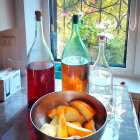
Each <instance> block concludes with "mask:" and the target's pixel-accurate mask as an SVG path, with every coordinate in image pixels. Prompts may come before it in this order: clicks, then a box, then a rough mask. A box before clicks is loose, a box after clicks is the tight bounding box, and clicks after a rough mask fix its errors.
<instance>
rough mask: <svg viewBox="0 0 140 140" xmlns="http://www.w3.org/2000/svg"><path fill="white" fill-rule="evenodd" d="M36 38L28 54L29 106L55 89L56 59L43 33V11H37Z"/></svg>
mask: <svg viewBox="0 0 140 140" xmlns="http://www.w3.org/2000/svg"><path fill="white" fill-rule="evenodd" d="M35 18H36V29H35V39H34V42H33V44H32V47H31V49H30V51H29V53H28V56H27V66H26V71H27V92H28V107H29V108H31V107H32V105H33V103H34V102H35V101H36V100H37V99H38V98H40V97H41V96H43V95H45V94H47V93H49V92H53V91H54V59H53V56H52V53H51V51H50V50H49V48H48V46H47V44H46V42H45V39H44V35H43V24H42V12H41V11H35Z"/></svg>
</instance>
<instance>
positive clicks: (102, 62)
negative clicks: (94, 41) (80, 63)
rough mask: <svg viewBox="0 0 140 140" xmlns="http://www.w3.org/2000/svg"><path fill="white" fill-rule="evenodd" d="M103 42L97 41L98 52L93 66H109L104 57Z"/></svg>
mask: <svg viewBox="0 0 140 140" xmlns="http://www.w3.org/2000/svg"><path fill="white" fill-rule="evenodd" d="M104 47H105V43H104V42H99V53H98V57H97V60H96V61H95V63H94V66H98V67H104V68H109V66H108V64H107V62H106V59H105V54H104V53H105V51H104Z"/></svg>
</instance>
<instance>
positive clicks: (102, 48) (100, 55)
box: [98, 43, 105, 58]
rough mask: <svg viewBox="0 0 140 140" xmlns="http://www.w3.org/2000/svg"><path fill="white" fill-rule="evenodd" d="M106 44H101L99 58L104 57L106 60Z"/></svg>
mask: <svg viewBox="0 0 140 140" xmlns="http://www.w3.org/2000/svg"><path fill="white" fill-rule="evenodd" d="M104 47H105V46H104V43H99V54H98V57H103V58H105V56H104Z"/></svg>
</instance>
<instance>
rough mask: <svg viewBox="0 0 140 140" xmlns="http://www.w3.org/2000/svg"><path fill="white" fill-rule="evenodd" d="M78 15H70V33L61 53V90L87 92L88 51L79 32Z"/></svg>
mask: <svg viewBox="0 0 140 140" xmlns="http://www.w3.org/2000/svg"><path fill="white" fill-rule="evenodd" d="M78 22H79V19H78V15H73V17H72V33H71V36H70V38H69V40H68V41H67V43H66V46H65V48H64V50H63V53H62V58H61V64H62V90H74V91H80V92H88V85H89V78H88V76H89V63H90V57H89V54H88V51H87V49H86V47H85V45H84V43H83V42H82V40H81V37H80V34H79V25H78Z"/></svg>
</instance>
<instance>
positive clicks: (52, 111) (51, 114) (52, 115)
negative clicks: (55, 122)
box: [47, 108, 56, 119]
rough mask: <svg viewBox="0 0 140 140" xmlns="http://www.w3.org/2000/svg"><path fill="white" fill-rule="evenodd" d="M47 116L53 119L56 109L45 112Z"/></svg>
mask: <svg viewBox="0 0 140 140" xmlns="http://www.w3.org/2000/svg"><path fill="white" fill-rule="evenodd" d="M47 115H48V116H49V117H50V118H51V119H53V118H54V117H55V116H56V108H53V109H51V110H49V111H48V112H47Z"/></svg>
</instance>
